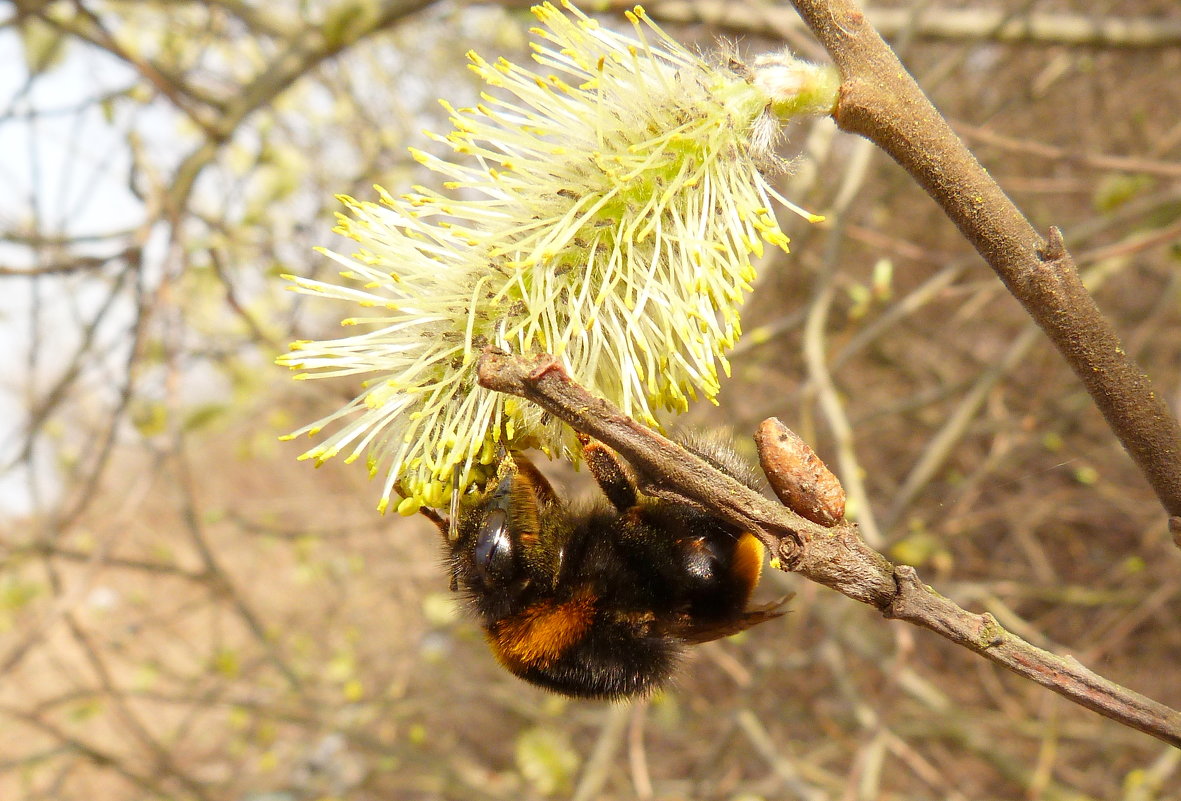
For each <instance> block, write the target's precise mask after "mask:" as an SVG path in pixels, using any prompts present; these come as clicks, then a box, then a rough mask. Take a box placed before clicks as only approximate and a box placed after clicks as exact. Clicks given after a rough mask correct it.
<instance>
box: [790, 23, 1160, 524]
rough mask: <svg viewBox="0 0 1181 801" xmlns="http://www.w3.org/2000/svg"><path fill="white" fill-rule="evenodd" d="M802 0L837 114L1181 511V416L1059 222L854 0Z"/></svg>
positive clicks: (839, 123) (843, 127)
mask: <svg viewBox="0 0 1181 801" xmlns="http://www.w3.org/2000/svg"><path fill="white" fill-rule="evenodd" d="M793 3H794V4H795V7H796V10H797V11H799V13H800V16H801V17H803V18H804V21H805V22H806V23H807V24H808V26H809V27H810V28H811V29H812V32H813V33H814V34H815V35H816V37H817V38H818V39H819V40H820V41H821V43H822V44H823V45H824V46H825V48H826V49H827V50H828V52H829V54H830V55H831V56H832V58H833V61H834V62H836V65H837V67H838V68H839V69H840V71H841V76H842V81H843V82H842V84H841V92H840V99H839V101H838V103H837V108H836V110H835V111H834V113H833V116H834V118H835V119H836V121H837V124H838V125H839V126H840V127H841V128H842V129H843V130H846V131H849V132H851V133H857V134H861V135H862V136H864V137H866V138H867V139H869V140H871V141H872V142H874V143H875V144H877V145H878V146H879V147H881V148H882V149H883V150H885V151H886V152H887V153H889V154H890V156H891V157H892V158H893V159H894V160H895V161H897V162H898V163H899V164H900V165H902V167H903V168H904V169H906V170H907V172H909V173H910V174H911V176H912V177H914V179H915V180H916V181H918V183H919V184H920V185H921V186H922V187H923V189H925V190H926V191H927V193H928V194H929V195H931V197H932V198H934V199H935V201H936V202H938V203H939V205H940V206H941V207H942V208H943V210H944V212H945V213H946V214H947V216H948V217H950V218H951V220H952V221H953V222H954V223H955V224H956V225H957V226H958V227H959V229H960V231H961V233H963V235H964V237H965V238H967V239H968V241H969V242H971V243H972V245H973V246H974V247H975V248H976V250H977V252H979V253H980V255H981V256H983V257H984V259H985V261H987V262H988V264H989V266H990V267H992V269H993V270H994V271H995V272H996V274H997V275H998V276H999V277H1000V279H1001V280H1002V281H1003V282H1004V284H1005V286H1006V287H1007V288H1008V289H1009V292H1011V293H1012V294H1013V296H1014V297H1016V298H1017V299H1018V300H1019V301H1020V302H1021V304H1022V305H1023V306H1024V307H1025V309H1026V311H1027V312H1028V313H1029V315H1030V316H1031V317H1032V318H1033V319H1034V320H1035V321H1036V322H1037V324H1038V325H1039V326H1040V327H1041V329H1042V330H1043V331H1044V332H1045V333H1046V335H1047V336H1048V337H1049V338H1050V340H1051V342H1053V343H1054V346H1055V347H1056V348H1057V349H1058V351H1059V352H1060V353H1061V354H1062V356H1063V357H1064V358H1065V359H1066V361H1067V363H1069V364H1070V366H1071V368H1072V369H1073V370H1074V372H1075V374H1076V375H1077V376H1078V377H1079V379H1080V380H1081V381H1082V383H1083V385H1084V386H1085V387H1086V389H1087V392H1088V393H1090V395H1091V398H1092V399H1093V400H1094V401H1095V405H1096V406H1097V407H1098V408H1099V411H1100V412H1102V414H1103V416H1104V418H1105V419H1106V420H1107V424H1108V425H1109V426H1110V427H1111V429H1112V431H1114V432H1115V434H1116V436H1117V437H1118V438H1119V440H1120V442H1121V443H1122V444H1123V446H1124V448H1125V449H1126V450H1127V451H1128V453H1129V454H1130V455H1131V457H1132V459H1133V460H1134V461H1135V462H1136V464H1137V465H1138V466H1139V468H1140V470H1141V471H1142V472H1143V473H1144V475H1145V477H1146V478H1147V479H1148V482H1149V484H1151V485H1152V488H1153V490H1154V491H1155V492H1156V495H1157V497H1158V498H1159V499H1160V501H1161V504H1162V505H1163V506H1164V508H1165V510H1166V511H1167V512H1168V513H1169V514H1170V515H1181V426H1179V425H1178V424H1177V420H1176V418H1175V417H1174V416H1173V414H1172V412H1171V411H1170V410H1169V408H1168V406H1167V405H1166V404H1165V402H1164V400H1163V399H1162V397H1161V395H1160V394H1159V393H1158V392H1156V390H1155V389H1154V388H1153V385H1152V382H1151V381H1150V380H1149V378H1148V377H1147V376H1146V375H1145V374H1144V372H1143V371H1142V370H1141V369H1140V367H1139V366H1138V365H1137V364H1136V363H1135V361H1134V360H1133V359H1131V358H1130V357H1129V356H1128V355H1127V353H1125V351H1124V348H1123V345H1122V343H1121V342H1120V339H1119V336H1118V335H1117V334H1116V332H1115V330H1114V329H1113V328H1112V326H1111V324H1110V323H1109V322H1108V320H1107V319H1106V318H1105V317H1104V316H1103V314H1102V313H1101V312H1100V311H1099V309H1098V307H1097V306H1096V305H1095V301H1094V299H1093V298H1092V297H1091V296H1090V294H1089V293H1088V292H1087V290H1086V288H1085V287H1084V286H1083V283H1082V281H1081V280H1080V279H1079V275H1078V271H1077V269H1076V268H1075V264H1074V261H1073V259H1072V258H1071V256H1070V254H1069V253H1068V252H1067V251H1066V248H1065V246H1064V244H1063V242H1062V234H1061V232H1059V231H1058V229H1056V228H1051V229H1050V231H1049V232H1048V235H1047V237H1046V238H1044V239H1043V238H1042V237H1041V236H1040V235H1039V234H1038V233H1037V231H1035V230H1034V228H1033V226H1032V225H1031V224H1030V223H1029V221H1028V220H1026V219H1025V217H1024V216H1023V215H1022V214H1021V212H1020V211H1019V210H1018V209H1017V207H1016V206H1015V205H1014V204H1013V203H1012V201H1010V200H1009V198H1008V197H1007V196H1006V195H1005V193H1004V192H1003V191H1001V188H1000V187H999V186H998V185H997V184H996V182H995V181H993V180H992V178H991V177H990V176H989V174H988V173H987V172H986V171H985V170H984V168H983V167H981V166H980V164H979V162H977V161H976V159H975V157H974V156H973V155H972V154H971V152H969V151H968V149H967V147H965V146H964V144H963V142H961V141H960V140H959V139H958V138H957V137H956V135H955V133H954V132H953V131H952V130H951V127H950V126H949V125H948V124H947V122H946V121H945V120H944V119H943V117H941V116H940V114H939V112H938V111H936V110H935V107H934V106H932V105H931V102H930V101H929V100H928V99H927V97H926V96H925V95H924V94H923V93H922V90H920V89H919V87H918V85H917V84H916V83H915V81H914V79H913V78H912V77H911V76H910V74H909V73H908V72H907V71H906V69H905V68H904V67H903V66H902V64H901V63H900V62H899V61H898V57H897V56H896V55H895V54H894V52H893V51H892V50H891V49H890V47H889V46H888V45H887V44H886V43H885V42H884V41H883V40H882V38H881V37H880V36H879V35H878V34H877V32H876V31H875V30H874V29H873V28H872V26H870V24H869V22H868V21H867V20H866V18H865V15H864V14H863V13H862V11H861V9H860V8H858V7H857V6H856V4H855V3H854V2H852V0H793Z"/></svg>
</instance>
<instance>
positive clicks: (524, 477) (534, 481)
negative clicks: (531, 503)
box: [511, 453, 558, 506]
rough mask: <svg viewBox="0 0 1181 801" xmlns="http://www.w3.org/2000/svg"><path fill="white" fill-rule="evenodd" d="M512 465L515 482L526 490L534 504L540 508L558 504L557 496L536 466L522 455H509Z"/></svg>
mask: <svg viewBox="0 0 1181 801" xmlns="http://www.w3.org/2000/svg"><path fill="white" fill-rule="evenodd" d="M511 458H512V461H513V465H514V466H515V467H516V473H517V481H518V482H519V483H520V486H521V487H522V488H523V489H527V490H528V491H529V492H530V493H531V494H532V495H533V497H534V498H535V499H536V502H537V503H538V504H539V505H541V506H549V505H551V504H556V503H558V494H557V493H556V492H554V488H553V485H552V484H550V483H549V479H547V478H546V477H545V476H544V475H542V473H541V471H540V470H538V469H537V466H536V465H534V464H533V462H531V461H529V459H528V458H527V457H526V456H525V455H524V454H523V453H514V454H511Z"/></svg>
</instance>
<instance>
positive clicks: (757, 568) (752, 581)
mask: <svg viewBox="0 0 1181 801" xmlns="http://www.w3.org/2000/svg"><path fill="white" fill-rule="evenodd" d="M731 571H732V572H733V574H734V575H735V576H737V577H738V578H739V579H741V580H742V583H743V585H744V586H745V587H746V590H747V598H748V599H749V598H750V593H751V592H753V591H754V588H755V587H756V586H757V585H758V583H759V576H760V575H761V574H762V572H763V543H761V542H759V538H758V537H756V536H755V535H754V534H751V533H750V532H749V531H744V532H742V534H741V535H740V536H739V538H738V544H737V545H735V546H734V562H733V566H732V567H731Z"/></svg>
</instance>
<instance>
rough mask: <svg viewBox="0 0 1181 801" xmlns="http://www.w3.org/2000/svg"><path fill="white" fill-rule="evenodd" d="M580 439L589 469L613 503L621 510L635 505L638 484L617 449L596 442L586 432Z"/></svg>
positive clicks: (580, 435) (604, 493) (583, 455)
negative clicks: (629, 473)
mask: <svg viewBox="0 0 1181 801" xmlns="http://www.w3.org/2000/svg"><path fill="white" fill-rule="evenodd" d="M578 441H579V442H580V443H582V458H583V459H585V460H586V466H587V469H588V470H590V474H591V476H593V477H594V479H595V481H596V482H597V483H598V485H599V489H601V490H602V491H603V495H605V496H606V497H607V500H608V501H610V502H611V505H612V506H614V507H615V508H616V509H618V510H619V511H621V512H623V511H626V510H628V509H630V508H632V507H633V506H635V505H636V486H635V484H633V483H632V480H631V477H630V476H628V473H627V468H625V467H624V466H623V462H622V461H620V459H619V456H618V455H617V454H616V453H615V451H613V450H611V449H610V448H608V447H607V446H606V445H603V444H601V443H598V442H594V441H593V440H592V439H591V438H590V437H588V436H587V435H586V434H579V435H578Z"/></svg>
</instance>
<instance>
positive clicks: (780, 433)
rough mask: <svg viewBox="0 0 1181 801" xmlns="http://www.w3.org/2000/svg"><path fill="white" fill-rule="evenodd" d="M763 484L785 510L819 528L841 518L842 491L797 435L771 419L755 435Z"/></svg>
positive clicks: (838, 483)
mask: <svg viewBox="0 0 1181 801" xmlns="http://www.w3.org/2000/svg"><path fill="white" fill-rule="evenodd" d="M755 444H756V445H758V448H759V463H760V464H761V465H762V467H763V472H764V473H766V474H767V482H768V483H769V484H770V485H771V489H772V490H774V491H775V495H776V496H777V497H778V498H779V500H780V501H781V502H782V503H783V505H784V506H786V507H787V508H788V509H791V510H792V511H793V512H795V513H796V514H798V515H799V516H800V517H804V518H807V519H808V520H811V521H812V522H813V523H818V524H820V525H822V526H835V525H836V524H837V523H839V522H841V520H842V519H843V518H844V517H845V490H844V488H843V487H842V486H841V482H840V481H838V480H837V477H836V476H835V475H833V473H832V471H831V470H829V469H828V468H827V467H826V466H825V464H824V462H822V461H821V460H820V457H819V456H817V455H816V452H815V451H814V450H812V448H811V446H809V445H808V443H806V442H804V441H803V440H802V439H800V437H799V435H798V434H796V433H795V432H794V431H792V430H791V429H790V428H788V427H787V426H785V425H784V424H783V423H781V422H780V421H779V420H778V419H777V418H775V417H771V418H768V419H766V420H764V421H763V422H762V424H761V425H760V426H759V430H758V431H757V432H755Z"/></svg>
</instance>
